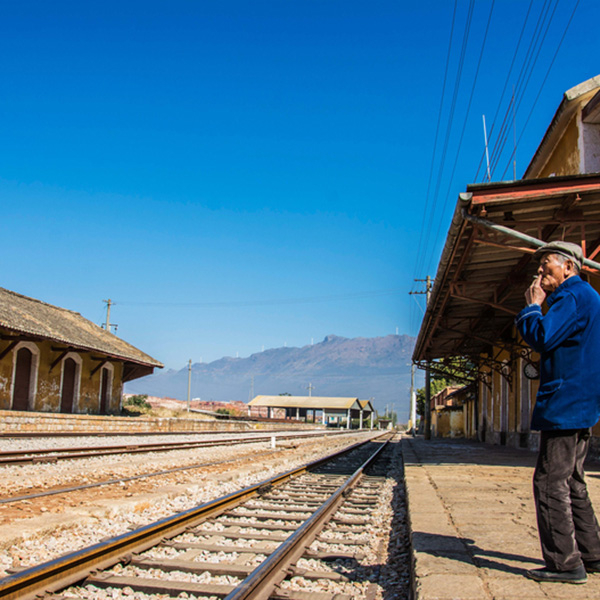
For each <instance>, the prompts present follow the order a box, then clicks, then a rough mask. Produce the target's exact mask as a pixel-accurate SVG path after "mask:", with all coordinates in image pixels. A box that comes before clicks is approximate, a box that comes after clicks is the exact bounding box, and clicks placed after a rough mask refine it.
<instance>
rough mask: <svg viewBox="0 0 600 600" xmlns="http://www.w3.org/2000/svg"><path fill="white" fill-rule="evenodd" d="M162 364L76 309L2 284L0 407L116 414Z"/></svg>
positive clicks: (0, 299) (0, 301)
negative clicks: (135, 386)
mask: <svg viewBox="0 0 600 600" xmlns="http://www.w3.org/2000/svg"><path fill="white" fill-rule="evenodd" d="M162 366H163V365H162V364H161V363H160V362H158V361H157V360H155V359H154V358H152V357H151V356H148V355H147V354H145V353H144V352H142V351H141V350H138V349H137V348H134V347H133V346H132V345H131V344H128V343H127V342H125V341H123V340H122V339H120V338H118V337H117V336H115V335H113V334H112V333H110V332H108V331H106V330H104V329H102V328H101V327H98V326H97V325H95V324H94V323H92V322H91V321H88V320H87V319H85V318H84V317H82V316H81V315H80V314H79V313H76V312H73V311H70V310H67V309H65V308H59V307H57V306H52V305H51V304H46V303H45V302H41V301H40V300H36V299H34V298H28V297H27V296H22V295H21V294H17V293H15V292H11V291H9V290H6V289H3V288H0V409H4V410H19V411H40V412H63V413H88V414H111V413H112V414H115V413H118V412H119V411H120V409H121V394H122V390H123V383H124V382H126V381H131V380H133V379H137V378H138V377H143V376H144V375H149V374H151V373H152V372H153V371H154V368H155V367H159V368H160V367H162Z"/></svg>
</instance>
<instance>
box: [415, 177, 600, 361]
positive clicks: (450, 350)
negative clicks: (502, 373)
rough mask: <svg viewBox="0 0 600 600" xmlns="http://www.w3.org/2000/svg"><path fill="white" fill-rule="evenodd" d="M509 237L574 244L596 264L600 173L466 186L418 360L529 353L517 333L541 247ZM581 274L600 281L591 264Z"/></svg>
mask: <svg viewBox="0 0 600 600" xmlns="http://www.w3.org/2000/svg"><path fill="white" fill-rule="evenodd" d="M465 217H466V218H465ZM469 217H475V220H479V221H483V220H485V221H486V222H488V224H489V223H493V224H497V225H500V226H502V227H504V228H506V230H505V231H504V232H503V231H497V230H494V229H491V228H490V227H489V226H486V225H482V224H480V223H479V222H473V220H469ZM507 232H516V234H517V235H519V234H525V236H524V237H525V238H527V236H529V237H530V238H534V239H535V240H536V241H538V243H537V245H539V243H540V242H539V240H541V241H542V242H549V241H553V240H559V239H562V240H566V241H570V242H575V243H578V244H581V245H582V247H583V250H584V255H585V256H586V257H587V258H588V259H591V260H594V259H595V258H597V256H598V254H600V174H593V175H578V176H571V177H550V178H546V179H536V180H521V181H517V182H510V183H488V184H478V185H470V186H468V187H467V193H466V194H461V195H460V197H459V200H458V203H457V205H456V209H455V211H454V215H453V218H452V222H451V224H450V229H449V231H448V236H447V238H446V243H445V246H444V249H443V251H442V256H441V258H440V262H439V265H438V270H437V274H436V277H435V282H434V286H433V290H432V294H431V298H430V300H429V303H428V305H427V309H426V312H425V316H424V318H423V322H422V324H421V329H420V331H419V335H418V337H417V342H416V345H415V350H414V353H413V360H414V361H415V362H417V363H422V362H424V361H430V360H435V359H448V358H451V357H456V356H462V357H470V358H475V357H479V356H480V355H481V354H482V353H489V352H490V351H491V349H492V348H493V347H503V346H504V347H505V348H507V349H510V350H511V351H525V348H524V347H521V346H520V345H519V343H518V342H515V341H514V339H513V336H512V335H511V331H512V325H513V321H514V316H515V315H516V314H517V313H518V312H519V311H520V310H521V308H523V306H524V293H525V290H526V288H527V287H528V286H529V284H530V282H531V280H532V278H533V275H534V274H535V272H536V270H537V264H536V263H535V262H534V261H532V255H533V253H534V252H535V249H536V244H535V243H533V242H526V241H522V240H519V239H516V238H515V237H514V236H513V235H509V233H507ZM522 237H523V236H522ZM590 264H593V263H590ZM582 275H583V276H584V277H593V278H597V277H598V275H599V271H598V270H596V269H595V268H593V267H591V266H584V269H583V271H582Z"/></svg>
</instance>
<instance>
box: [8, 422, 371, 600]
mask: <svg viewBox="0 0 600 600" xmlns="http://www.w3.org/2000/svg"><path fill="white" fill-rule="evenodd" d="M371 435H372V433H371V432H363V433H360V434H357V436H356V437H355V436H348V437H346V436H342V437H341V438H339V437H333V438H313V439H311V440H304V441H302V442H297V444H298V447H297V448H296V449H294V450H288V451H286V452H285V453H284V452H274V453H272V454H271V455H270V456H265V455H263V456H261V458H260V460H256V458H252V453H251V452H250V453H249V452H248V451H249V450H250V451H252V449H251V448H248V446H249V445H248V444H244V445H243V446H240V447H239V448H238V449H237V453H242V454H245V456H246V460H245V462H243V461H242V463H241V464H239V465H237V469H236V470H232V468H231V467H228V466H225V467H223V466H222V467H221V468H220V470H218V469H217V470H215V469H198V470H197V471H184V472H183V473H193V476H192V475H191V476H190V481H187V482H184V483H180V484H177V485H169V486H164V484H163V485H158V486H156V487H155V488H153V489H151V490H148V489H147V488H144V492H143V493H141V494H140V493H139V489H138V487H137V485H135V484H134V483H130V484H129V486H128V491H127V492H125V493H123V492H122V491H119V492H118V499H117V498H116V497H115V492H112V494H113V496H112V497H109V498H105V499H104V501H100V500H101V498H100V499H99V494H98V492H97V491H96V492H94V490H89V491H87V494H88V495H87V496H85V498H86V502H84V503H83V504H82V501H81V500H78V498H80V497H84V496H81V495H80V493H79V492H73V493H71V494H68V495H64V496H50V497H47V498H45V499H43V500H44V503H45V504H46V505H48V506H50V505H51V502H52V501H51V500H50V499H51V498H55V499H56V500H55V503H56V505H57V506H56V512H54V510H49V509H48V508H47V507H46V510H43V508H44V507H43V506H42V507H40V508H39V509H38V511H37V513H35V514H33V515H32V517H35V518H31V519H30V518H23V519H20V520H16V522H15V520H12V522H11V523H7V524H4V525H2V526H1V527H0V551H1V552H0V576H4V575H6V574H7V573H6V570H7V569H10V568H23V567H27V566H31V565H35V564H38V563H40V562H44V561H48V560H51V559H53V558H56V557H57V556H60V555H62V554H65V553H68V552H72V551H75V550H78V549H80V548H83V547H86V546H89V545H92V544H94V543H97V542H99V541H101V540H102V539H104V538H107V537H113V536H116V535H119V534H121V533H124V532H126V531H129V530H131V529H135V528H138V527H141V526H143V525H146V524H148V523H151V522H153V521H156V520H158V519H161V518H164V517H166V516H169V515H171V514H173V513H176V512H180V511H183V510H186V509H188V508H191V507H193V506H196V505H198V504H201V503H203V502H207V501H209V500H212V499H214V498H216V497H219V496H222V495H224V494H227V493H230V492H233V491H235V490H237V489H239V488H241V487H244V486H247V485H251V484H253V483H256V482H259V481H262V480H263V479H266V478H267V477H270V476H272V475H275V474H277V473H280V472H282V471H285V470H288V469H291V468H293V467H296V466H299V465H301V464H304V463H305V462H308V461H310V460H315V459H317V458H320V457H322V456H324V455H326V454H329V453H331V452H333V451H334V450H336V449H340V448H342V447H345V446H348V445H350V444H352V443H356V442H357V441H358V439H365V438H367V437H370V436H371ZM19 441H21V440H19ZM29 441H30V440H29ZM61 441H63V442H64V441H65V440H61ZM75 443H78V442H73V445H75ZM252 446H254V445H252ZM257 446H260V445H259V444H257ZM264 449H265V445H264V444H262V446H261V450H262V451H264ZM235 452H236V449H235V447H234V446H229V447H224V448H204V449H202V450H201V451H200V450H189V451H176V452H172V453H168V456H165V454H164V453H157V454H145V455H143V456H141V455H138V456H137V457H135V458H133V457H132V456H125V457H103V458H101V459H84V460H78V461H73V462H70V461H66V462H59V463H54V464H52V463H51V464H37V465H25V466H21V467H18V466H17V467H5V468H3V469H2V478H1V480H2V484H1V486H2V488H0V490H1V489H4V491H5V492H6V490H9V489H10V490H12V491H13V493H14V491H15V490H16V489H19V490H22V489H37V488H39V487H42V488H43V487H44V486H47V485H49V484H51V485H59V484H60V485H65V484H69V483H73V481H74V480H77V481H78V482H79V483H86V482H88V481H90V480H93V478H95V477H96V478H98V477H101V478H108V477H117V476H128V474H129V475H131V474H137V473H139V472H140V470H141V471H142V472H147V471H148V470H150V469H149V467H150V465H152V466H153V468H154V467H155V466H156V465H157V464H158V463H160V467H159V468H160V469H164V468H169V467H168V466H167V465H173V466H181V465H182V461H184V460H187V461H189V462H190V463H191V462H203V461H206V460H218V459H222V458H223V457H227V456H229V457H231V456H233V454H234V453H235ZM180 453H182V454H180ZM186 453H187V454H186ZM153 479H161V478H160V477H156V478H153ZM142 481H145V480H142ZM148 481H152V480H148ZM23 482H25V485H24V484H23ZM140 485H141V484H140ZM19 486H20V487H19ZM27 486H29V487H27ZM107 487H108V488H117V487H118V486H107ZM95 489H96V490H98V489H104V488H95ZM90 494H92V500H93V501H92V503H90V504H88V503H87V498H89V496H90ZM66 498H68V502H67V501H65V499H66ZM19 504H23V503H19ZM11 506H12V505H4V506H2V508H3V509H6V508H9V507H11ZM59 509H60V510H59ZM11 510H12V509H11ZM56 513H60V514H59V515H58V516H60V517H61V518H60V519H58V520H57V519H53V518H52V517H56V516H57V514H56ZM1 514H2V511H0V515H1ZM128 597H129V598H131V596H128Z"/></svg>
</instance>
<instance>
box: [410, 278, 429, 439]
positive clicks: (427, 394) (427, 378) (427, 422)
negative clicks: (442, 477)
mask: <svg viewBox="0 0 600 600" xmlns="http://www.w3.org/2000/svg"><path fill="white" fill-rule="evenodd" d="M415 281H420V282H424V283H425V291H424V292H409V294H425V295H426V298H427V305H426V308H427V306H429V300H431V289H432V288H433V280H432V279H431V277H430V276H429V275H427V277H426V278H425V279H415ZM424 416H425V439H426V440H430V439H431V369H430V368H429V360H427V361H426V363H425V415H424Z"/></svg>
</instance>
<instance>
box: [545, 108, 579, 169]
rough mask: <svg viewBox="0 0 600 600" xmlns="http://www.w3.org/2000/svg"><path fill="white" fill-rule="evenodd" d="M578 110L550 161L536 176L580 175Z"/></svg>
mask: <svg viewBox="0 0 600 600" xmlns="http://www.w3.org/2000/svg"><path fill="white" fill-rule="evenodd" d="M578 115H579V112H577V113H576V114H575V115H574V116H573V117H572V119H571V120H570V121H569V124H568V125H567V126H566V127H565V131H564V133H563V135H562V137H561V138H560V140H559V141H558V143H557V144H556V147H555V148H554V150H553V151H552V155H551V156H550V159H549V160H548V162H547V163H546V164H545V165H544V166H543V167H542V169H541V170H540V172H539V173H538V174H537V175H535V177H538V178H540V177H550V176H551V175H557V176H558V175H578V174H579V172H580V164H581V158H580V154H579V127H578V125H577V123H578Z"/></svg>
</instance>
